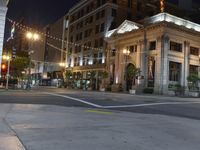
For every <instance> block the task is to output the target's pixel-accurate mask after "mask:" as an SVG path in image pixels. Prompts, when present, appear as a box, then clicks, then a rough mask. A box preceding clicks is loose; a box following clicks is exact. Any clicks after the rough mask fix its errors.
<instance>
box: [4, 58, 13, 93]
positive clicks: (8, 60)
mask: <svg viewBox="0 0 200 150" xmlns="http://www.w3.org/2000/svg"><path fill="white" fill-rule="evenodd" d="M3 60H6V61H7V62H8V68H7V74H6V90H8V80H9V76H10V60H11V57H10V56H8V55H3Z"/></svg>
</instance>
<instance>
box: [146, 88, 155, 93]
mask: <svg viewBox="0 0 200 150" xmlns="http://www.w3.org/2000/svg"><path fill="white" fill-rule="evenodd" d="M153 92H154V89H153V88H145V89H144V90H143V93H146V94H153Z"/></svg>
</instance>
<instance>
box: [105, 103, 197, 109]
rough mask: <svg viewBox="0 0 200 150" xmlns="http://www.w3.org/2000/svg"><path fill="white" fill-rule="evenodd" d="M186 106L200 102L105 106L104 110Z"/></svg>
mask: <svg viewBox="0 0 200 150" xmlns="http://www.w3.org/2000/svg"><path fill="white" fill-rule="evenodd" d="M186 104H200V102H164V103H148V104H136V105H120V106H103V108H105V109H108V108H134V107H145V106H157V105H186Z"/></svg>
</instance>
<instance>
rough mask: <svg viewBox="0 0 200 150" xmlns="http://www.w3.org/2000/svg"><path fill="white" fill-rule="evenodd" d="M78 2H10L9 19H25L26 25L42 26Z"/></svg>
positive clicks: (75, 0) (28, 0) (14, 0)
mask: <svg viewBox="0 0 200 150" xmlns="http://www.w3.org/2000/svg"><path fill="white" fill-rule="evenodd" d="M78 1H79V0H10V2H9V4H8V14H7V16H8V17H9V18H12V19H15V20H20V19H22V18H25V22H26V23H28V24H33V25H38V26H43V25H46V24H48V23H51V22H53V21H55V20H57V19H58V18H60V17H61V16H63V15H64V14H66V13H67V11H68V9H69V8H70V7H72V6H73V5H74V4H76V3H77V2H78Z"/></svg>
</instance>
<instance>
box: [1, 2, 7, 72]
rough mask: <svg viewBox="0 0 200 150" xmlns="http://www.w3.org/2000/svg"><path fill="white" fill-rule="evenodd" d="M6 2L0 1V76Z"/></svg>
mask: <svg viewBox="0 0 200 150" xmlns="http://www.w3.org/2000/svg"><path fill="white" fill-rule="evenodd" d="M8 2H9V1H8V0H1V1H0V76H1V61H2V53H3V41H4V29H5V21H6V13H7V4H8Z"/></svg>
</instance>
